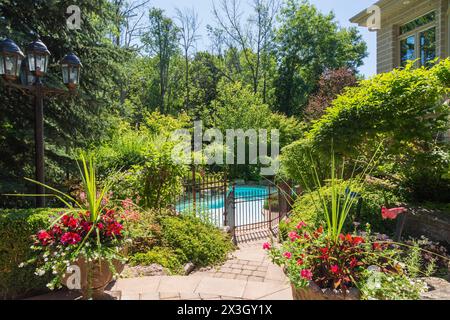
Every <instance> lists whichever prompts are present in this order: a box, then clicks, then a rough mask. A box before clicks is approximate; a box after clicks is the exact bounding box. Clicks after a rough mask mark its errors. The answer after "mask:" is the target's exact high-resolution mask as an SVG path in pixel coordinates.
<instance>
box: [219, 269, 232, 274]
mask: <svg viewBox="0 0 450 320" xmlns="http://www.w3.org/2000/svg"><path fill="white" fill-rule="evenodd" d="M231 270H232V269H231V268H221V269H220V271H221V272H223V273H227V272H231Z"/></svg>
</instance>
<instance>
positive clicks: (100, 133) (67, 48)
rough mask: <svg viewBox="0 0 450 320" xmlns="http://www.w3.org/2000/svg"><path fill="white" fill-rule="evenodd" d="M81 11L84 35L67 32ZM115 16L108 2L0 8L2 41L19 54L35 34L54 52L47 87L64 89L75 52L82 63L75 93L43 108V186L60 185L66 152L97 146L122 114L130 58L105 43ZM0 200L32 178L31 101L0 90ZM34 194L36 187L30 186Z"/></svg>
mask: <svg viewBox="0 0 450 320" xmlns="http://www.w3.org/2000/svg"><path fill="white" fill-rule="evenodd" d="M70 5H78V6H79V7H80V9H81V12H82V15H81V18H82V23H81V30H79V31H77V30H69V29H68V28H67V26H66V16H64V15H63V14H61V13H62V12H66V9H67V8H68V7H69V6H70ZM113 22H114V10H113V8H112V6H111V4H110V3H109V1H107V0H98V1H95V2H93V1H79V0H78V1H77V0H61V1H33V0H22V1H19V2H18V1H10V0H4V1H1V2H0V37H1V38H4V37H9V38H11V39H13V40H14V41H15V42H16V43H17V44H18V45H19V46H20V47H21V48H22V49H25V47H26V46H27V44H28V43H29V42H31V41H33V40H35V38H36V37H37V36H38V35H39V36H40V38H41V40H42V41H43V42H44V43H45V44H46V45H47V47H48V49H49V51H50V52H51V54H52V55H51V57H50V63H49V69H48V73H47V74H46V76H45V77H44V79H43V80H44V82H45V84H46V85H49V86H56V87H63V85H62V79H61V69H60V65H59V61H60V60H61V59H62V58H63V56H64V55H65V54H66V53H69V52H74V53H75V54H77V55H78V56H79V57H80V59H81V61H82V63H83V69H82V72H81V81H80V85H79V90H78V94H77V95H76V96H74V97H70V98H64V97H54V98H49V99H45V102H44V107H45V108H44V119H45V124H44V134H45V162H46V181H47V182H48V183H49V184H57V185H61V184H62V183H63V180H64V179H65V178H66V177H67V172H68V170H69V168H72V169H76V168H74V167H73V163H72V158H71V152H70V150H71V149H74V148H84V147H86V146H88V145H90V144H92V143H97V142H98V141H100V140H101V139H102V138H103V137H104V136H105V135H106V134H108V131H109V130H110V128H111V127H112V125H111V123H112V119H113V117H114V116H116V115H117V114H118V112H120V105H118V104H117V101H118V97H119V92H118V90H117V84H118V83H120V82H121V81H122V79H123V74H122V71H123V70H122V69H121V67H120V65H121V64H122V63H123V62H124V61H126V60H129V59H130V57H131V56H130V54H129V52H128V51H127V50H124V49H121V48H118V47H116V46H114V45H113V44H112V42H111V41H110V40H109V39H108V35H109V34H110V32H111V28H110V27H111V25H112V24H113ZM0 83H1V81H0ZM0 101H1V103H0V149H1V150H2V156H1V157H0V194H1V193H11V192H16V191H24V189H23V188H24V184H23V181H24V180H23V177H24V176H26V177H33V175H34V174H33V171H34V165H33V163H34V162H33V157H34V155H33V150H34V143H33V123H34V118H33V114H34V112H33V106H34V104H33V100H32V99H30V98H28V97H26V96H24V95H23V94H22V93H20V92H17V91H15V90H8V89H7V88H6V87H5V86H2V85H1V84H0ZM30 187H33V186H30Z"/></svg>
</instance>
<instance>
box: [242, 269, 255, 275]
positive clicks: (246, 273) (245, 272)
mask: <svg viewBox="0 0 450 320" xmlns="http://www.w3.org/2000/svg"><path fill="white" fill-rule="evenodd" d="M241 274H243V275H245V276H251V275H252V274H253V271H252V270H242V273H241Z"/></svg>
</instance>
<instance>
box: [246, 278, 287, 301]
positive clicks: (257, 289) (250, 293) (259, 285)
mask: <svg viewBox="0 0 450 320" xmlns="http://www.w3.org/2000/svg"><path fill="white" fill-rule="evenodd" d="M285 289H290V285H288V284H285V283H283V282H250V281H249V282H248V283H247V286H246V287H245V291H244V295H243V298H244V299H251V300H256V299H261V298H263V297H265V296H268V295H273V294H274V293H277V292H279V291H282V290H285Z"/></svg>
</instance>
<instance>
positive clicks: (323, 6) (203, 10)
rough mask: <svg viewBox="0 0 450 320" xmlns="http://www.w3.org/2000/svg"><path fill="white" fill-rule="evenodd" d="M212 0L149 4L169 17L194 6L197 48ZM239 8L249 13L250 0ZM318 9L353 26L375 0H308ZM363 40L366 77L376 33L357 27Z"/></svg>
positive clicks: (204, 39) (166, 0) (210, 17)
mask: <svg viewBox="0 0 450 320" xmlns="http://www.w3.org/2000/svg"><path fill="white" fill-rule="evenodd" d="M212 1H213V0H151V4H150V5H151V6H154V7H158V8H161V9H164V10H165V12H166V14H167V15H168V16H170V17H174V16H175V8H179V9H183V8H194V9H195V11H196V12H197V13H198V16H199V19H200V21H201V27H200V34H201V36H202V39H201V40H200V41H199V44H198V48H199V49H205V47H206V44H207V43H208V37H207V33H206V25H208V24H211V25H214V19H213V14H212V12H211V11H212ZM240 1H241V8H242V10H243V11H246V12H245V13H250V7H249V3H250V1H251V0H240ZM310 2H311V3H312V4H314V5H315V6H316V7H317V8H319V10H320V11H322V12H324V13H328V12H330V11H333V12H334V13H335V15H336V19H337V21H338V22H339V24H340V25H341V26H342V27H349V26H355V25H353V24H352V23H350V21H349V19H350V18H351V17H353V16H354V15H356V14H357V13H358V12H360V11H361V10H364V9H365V8H368V7H370V6H371V5H372V4H374V3H375V2H376V1H375V0H310ZM358 29H359V31H360V32H361V34H362V36H363V39H364V41H365V42H366V43H367V47H368V52H369V56H368V57H367V58H366V59H365V60H364V65H363V66H362V67H360V69H359V70H360V72H361V73H362V74H363V75H365V76H366V77H370V76H372V75H374V74H376V33H375V32H369V31H368V30H367V28H360V27H358Z"/></svg>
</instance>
